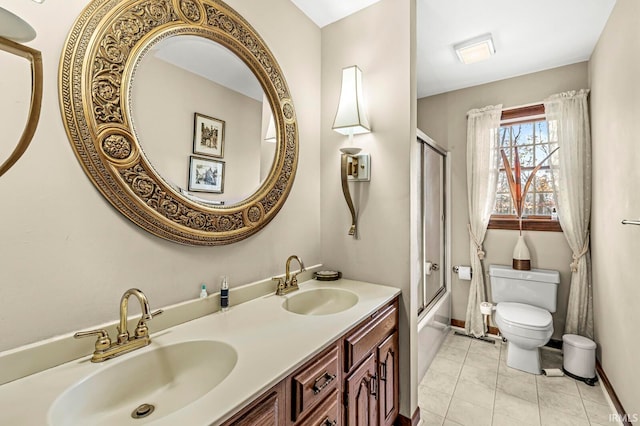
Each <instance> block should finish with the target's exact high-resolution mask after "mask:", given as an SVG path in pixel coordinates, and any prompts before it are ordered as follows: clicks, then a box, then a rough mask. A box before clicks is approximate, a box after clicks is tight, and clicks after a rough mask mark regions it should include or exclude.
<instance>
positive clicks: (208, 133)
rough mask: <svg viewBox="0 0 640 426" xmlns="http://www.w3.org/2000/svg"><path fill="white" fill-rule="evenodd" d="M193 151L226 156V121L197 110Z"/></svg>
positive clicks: (194, 121) (219, 156)
mask: <svg viewBox="0 0 640 426" xmlns="http://www.w3.org/2000/svg"><path fill="white" fill-rule="evenodd" d="M193 153H194V154H198V155H206V156H207V157H213V158H224V121H222V120H218V119H217V118H213V117H208V116H206V115H203V114H199V113H197V112H196V113H195V114H194V117H193Z"/></svg>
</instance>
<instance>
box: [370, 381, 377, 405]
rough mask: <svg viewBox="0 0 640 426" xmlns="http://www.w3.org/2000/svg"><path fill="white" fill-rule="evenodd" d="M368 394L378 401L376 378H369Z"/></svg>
mask: <svg viewBox="0 0 640 426" xmlns="http://www.w3.org/2000/svg"><path fill="white" fill-rule="evenodd" d="M369 393H370V394H371V395H373V397H374V398H375V399H376V400H377V399H378V377H377V376H371V378H370V379H369Z"/></svg>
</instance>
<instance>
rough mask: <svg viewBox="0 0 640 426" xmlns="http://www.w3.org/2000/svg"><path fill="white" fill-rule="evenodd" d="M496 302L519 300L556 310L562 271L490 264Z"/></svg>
mask: <svg viewBox="0 0 640 426" xmlns="http://www.w3.org/2000/svg"><path fill="white" fill-rule="evenodd" d="M489 277H490V280H491V294H492V296H493V302H494V303H500V302H517V303H526V304H528V305H533V306H537V307H539V308H543V309H546V310H547V311H549V312H555V311H556V300H557V294H558V283H560V273H559V272H558V271H552V270H547V269H532V270H530V271H518V270H516V269H513V268H511V267H510V266H503V265H490V266H489Z"/></svg>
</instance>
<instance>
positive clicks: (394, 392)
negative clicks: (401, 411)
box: [378, 331, 400, 426]
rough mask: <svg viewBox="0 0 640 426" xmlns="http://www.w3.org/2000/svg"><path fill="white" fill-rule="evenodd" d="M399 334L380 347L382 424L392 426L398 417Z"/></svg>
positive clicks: (393, 335) (390, 337) (379, 401)
mask: <svg viewBox="0 0 640 426" xmlns="http://www.w3.org/2000/svg"><path fill="white" fill-rule="evenodd" d="M399 361H400V360H399V359H398V332H397V331H396V332H395V333H393V334H392V335H391V336H389V337H387V339H386V340H385V341H384V342H382V343H381V344H380V345H379V346H378V369H379V371H378V377H379V383H380V386H379V387H380V392H379V397H378V404H379V406H380V424H381V425H383V426H391V425H393V422H394V421H395V419H396V417H397V416H398V408H399V407H398V399H399V398H398V393H399V389H398V376H399V370H398V365H399Z"/></svg>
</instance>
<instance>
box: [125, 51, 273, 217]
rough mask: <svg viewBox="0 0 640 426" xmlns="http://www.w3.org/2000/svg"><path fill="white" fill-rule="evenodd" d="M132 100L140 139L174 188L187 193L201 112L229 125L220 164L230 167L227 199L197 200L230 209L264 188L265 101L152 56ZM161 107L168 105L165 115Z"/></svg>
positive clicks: (139, 76)
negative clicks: (195, 125)
mask: <svg viewBox="0 0 640 426" xmlns="http://www.w3.org/2000/svg"><path fill="white" fill-rule="evenodd" d="M159 88H162V89H161V90H159ZM132 98H133V101H132V106H133V108H132V115H133V120H134V121H133V122H134V124H135V131H136V133H137V136H138V137H139V138H140V141H141V142H142V147H143V149H144V151H145V153H146V154H147V158H149V160H150V161H151V164H153V167H154V168H155V169H156V170H157V171H158V172H159V173H160V174H161V175H162V176H163V177H164V178H165V179H167V180H168V181H169V182H171V183H173V184H175V185H178V186H180V187H181V188H183V189H187V188H188V176H189V157H190V156H191V155H194V153H193V131H194V129H193V115H194V113H195V112H197V113H199V114H203V115H206V116H209V117H212V118H216V119H218V120H222V121H224V145H223V158H220V159H215V160H218V161H223V162H224V163H225V171H224V188H223V189H224V193H222V194H212V193H206V192H194V195H196V196H197V197H201V198H205V199H208V200H217V201H220V200H221V201H225V203H226V204H227V205H228V204H233V203H235V202H237V201H241V200H243V199H245V198H246V197H247V196H248V195H250V194H252V193H253V192H254V191H255V190H256V189H257V188H258V187H259V186H260V151H261V145H262V140H263V139H264V138H263V137H262V136H261V133H262V101H260V102H258V101H256V100H255V99H253V98H250V97H248V96H245V95H243V94H241V93H239V92H236V91H235V90H231V89H228V88H226V87H224V86H221V85H219V84H217V83H214V82H212V81H210V80H207V79H206V78H203V77H200V76H198V75H196V74H193V73H190V72H189V71H186V70H184V69H182V68H180V67H177V66H175V65H172V64H170V63H168V62H166V61H163V60H162V59H158V58H156V57H154V56H152V55H151V54H148V55H147V56H146V57H145V58H144V60H143V61H142V63H141V65H140V67H139V68H138V70H137V71H136V77H135V80H134V82H133V90H132ZM157 105H163V110H164V112H163V113H162V114H159V113H158V110H157ZM195 155H198V154H195ZM271 160H272V161H273V158H272V159H271Z"/></svg>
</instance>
